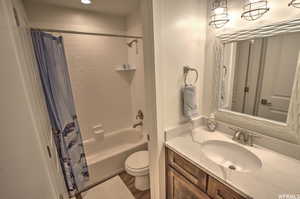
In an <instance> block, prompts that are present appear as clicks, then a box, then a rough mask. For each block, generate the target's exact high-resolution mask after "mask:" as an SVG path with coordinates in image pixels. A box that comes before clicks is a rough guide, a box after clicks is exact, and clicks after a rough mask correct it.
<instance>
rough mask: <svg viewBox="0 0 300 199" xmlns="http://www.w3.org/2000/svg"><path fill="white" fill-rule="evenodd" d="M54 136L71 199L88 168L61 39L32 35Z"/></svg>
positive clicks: (87, 175) (42, 33) (86, 178)
mask: <svg viewBox="0 0 300 199" xmlns="http://www.w3.org/2000/svg"><path fill="white" fill-rule="evenodd" d="M31 35H32V40H33V45H34V51H35V55H36V59H37V63H38V68H39V72H40V77H41V81H42V85H43V90H44V94H45V98H46V102H47V108H48V112H49V117H50V120H51V125H52V128H53V136H54V139H55V142H56V146H57V151H58V154H59V158H60V163H61V167H62V170H63V173H64V178H65V182H66V185H67V188H68V191H69V194H70V195H71V196H72V195H74V194H75V193H76V192H78V191H81V190H82V189H83V188H84V183H85V181H87V180H88V178H89V173H88V167H87V163H86V158H85V153H84V149H83V144H82V138H81V134H80V128H79V124H78V121H77V116H76V111H75V105H74V101H73V95H72V90H71V84H70V78H69V73H68V66H67V62H66V57H65V52H64V46H63V41H62V37H55V36H53V35H51V34H48V33H44V32H40V31H32V32H31Z"/></svg>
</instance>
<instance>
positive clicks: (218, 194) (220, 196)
mask: <svg viewBox="0 0 300 199" xmlns="http://www.w3.org/2000/svg"><path fill="white" fill-rule="evenodd" d="M217 196H218V198H220V199H225V197H224V196H223V195H222V193H221V191H220V190H219V189H218V190H217Z"/></svg>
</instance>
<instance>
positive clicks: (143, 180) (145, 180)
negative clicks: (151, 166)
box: [134, 175, 150, 191]
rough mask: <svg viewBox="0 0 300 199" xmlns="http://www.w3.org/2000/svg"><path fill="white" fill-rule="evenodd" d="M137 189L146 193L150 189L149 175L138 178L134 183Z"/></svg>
mask: <svg viewBox="0 0 300 199" xmlns="http://www.w3.org/2000/svg"><path fill="white" fill-rule="evenodd" d="M134 185H135V188H136V189H137V190H139V191H146V190H148V189H150V178H149V175H144V176H136V177H135V181H134Z"/></svg>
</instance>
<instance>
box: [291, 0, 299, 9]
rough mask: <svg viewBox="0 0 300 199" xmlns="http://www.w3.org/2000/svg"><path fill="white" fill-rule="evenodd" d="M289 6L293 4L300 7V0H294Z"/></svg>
mask: <svg viewBox="0 0 300 199" xmlns="http://www.w3.org/2000/svg"><path fill="white" fill-rule="evenodd" d="M289 6H293V7H295V8H300V0H292V1H291V2H290V3H289Z"/></svg>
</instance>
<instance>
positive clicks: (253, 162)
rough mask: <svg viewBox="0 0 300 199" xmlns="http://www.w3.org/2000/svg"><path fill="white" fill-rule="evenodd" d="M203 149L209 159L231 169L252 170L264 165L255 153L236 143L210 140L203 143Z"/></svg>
mask: <svg viewBox="0 0 300 199" xmlns="http://www.w3.org/2000/svg"><path fill="white" fill-rule="evenodd" d="M201 149H202V151H203V153H204V154H205V155H206V156H207V158H208V159H210V160H212V161H213V162H215V163H217V164H219V165H221V166H223V167H225V168H228V169H231V170H235V171H240V172H250V171H255V170H257V169H259V168H261V167H262V162H261V160H260V159H259V158H258V157H257V156H256V155H255V154H254V153H252V152H251V151H249V150H247V149H246V148H244V147H242V146H239V145H237V144H234V143H230V142H225V141H219V140H210V141H206V142H204V143H202V146H201Z"/></svg>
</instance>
